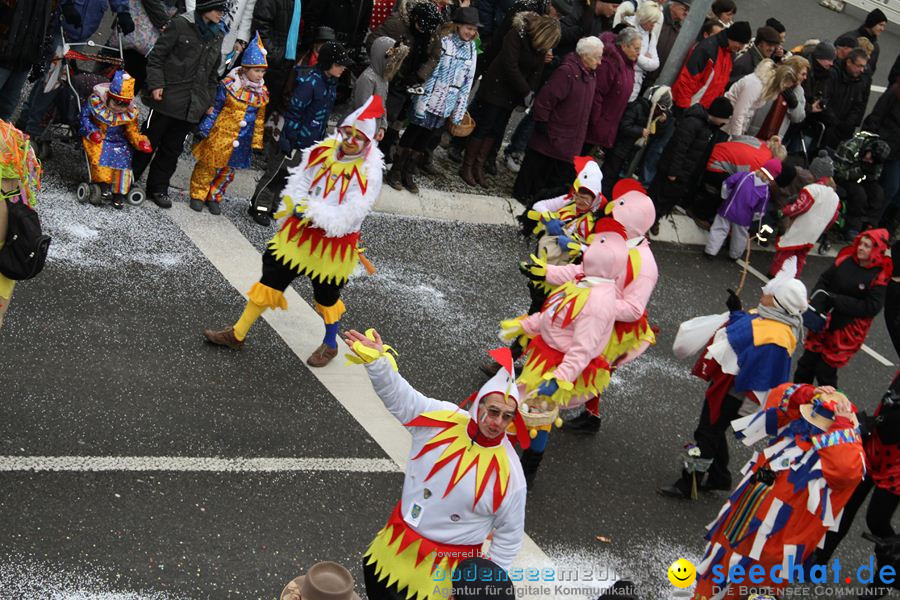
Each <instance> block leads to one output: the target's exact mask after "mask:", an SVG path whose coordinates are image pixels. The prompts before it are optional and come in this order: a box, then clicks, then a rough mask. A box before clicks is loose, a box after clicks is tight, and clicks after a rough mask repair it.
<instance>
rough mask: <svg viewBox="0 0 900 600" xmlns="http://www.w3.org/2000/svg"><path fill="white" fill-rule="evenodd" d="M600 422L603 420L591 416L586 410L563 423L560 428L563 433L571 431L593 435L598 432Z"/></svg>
mask: <svg viewBox="0 0 900 600" xmlns="http://www.w3.org/2000/svg"><path fill="white" fill-rule="evenodd" d="M602 421H603V419H601V418H600V417H598V416H596V415H592V414H591V412H590V411H588V410H586V411H584V412H583V413H581V414H580V415H578V416H577V417H575V418H574V419H572V420H570V421H566V422H565V423H563V426H562V428H563V429H564V430H565V431H571V432H572V433H583V434H587V435H594V434H596V433H597V432H598V431H600V423H601V422H602Z"/></svg>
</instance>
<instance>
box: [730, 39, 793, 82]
mask: <svg viewBox="0 0 900 600" xmlns="http://www.w3.org/2000/svg"><path fill="white" fill-rule="evenodd" d="M779 45H781V36H780V35H779V33H778V32H777V31H776V30H775V29H774V28H772V27H769V26H768V25H766V26H764V27H760V28H759V29H757V30H756V39H755V40H754V42H753V45H752V46H750V48H748V49H747V51H746V52H744V53H743V54H741V55H740V56H738V57H737V58H736V59H734V64H733V65H732V67H731V77H729V79H728V85H729V87H730V86H732V85H733V84H734V82H735V81H737V80H738V79H740V78H741V77H744V76H745V75H749V74H750V73H752V72H753V71H755V70H756V67H757V66H758V65H759V63H761V62H762V61H763V59H766V58H772V54H773V53H774V52H775V50H776V49H777V48H778V46H779Z"/></svg>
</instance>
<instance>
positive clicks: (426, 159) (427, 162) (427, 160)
mask: <svg viewBox="0 0 900 600" xmlns="http://www.w3.org/2000/svg"><path fill="white" fill-rule="evenodd" d="M419 168H420V169H421V170H422V172H423V173H425V174H426V175H432V176H433V175H438V174H440V171H438V170H437V167H435V166H434V150H427V151H425V152H422V163H421V164H420V165H419Z"/></svg>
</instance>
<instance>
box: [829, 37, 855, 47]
mask: <svg viewBox="0 0 900 600" xmlns="http://www.w3.org/2000/svg"><path fill="white" fill-rule="evenodd" d="M834 45H835V46H840V47H841V48H859V40H858V39H856V38H855V37H853V36H852V35H842V36H841V37H839V38H838V39H836V40H835V41H834Z"/></svg>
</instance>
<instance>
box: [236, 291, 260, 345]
mask: <svg viewBox="0 0 900 600" xmlns="http://www.w3.org/2000/svg"><path fill="white" fill-rule="evenodd" d="M265 310H266V307H265V306H260V305H259V304H256V303H255V302H252V301H250V300H248V301H247V306H245V307H244V312H243V313H241V318H240V319H238V322H237V323H235V324H234V337H236V338H237V339H238V340H241V341H243V339H244V338H245V337H247V332H248V331H250V327H251V326H252V325H253V324H254V323H255V322H256V320H257V319H258V318H259V317H260V315H262V314H263V312H265Z"/></svg>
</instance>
